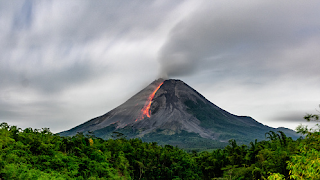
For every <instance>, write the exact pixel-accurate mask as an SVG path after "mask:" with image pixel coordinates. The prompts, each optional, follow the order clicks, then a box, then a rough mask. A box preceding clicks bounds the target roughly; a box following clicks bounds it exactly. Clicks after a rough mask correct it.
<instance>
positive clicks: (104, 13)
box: [0, 0, 320, 132]
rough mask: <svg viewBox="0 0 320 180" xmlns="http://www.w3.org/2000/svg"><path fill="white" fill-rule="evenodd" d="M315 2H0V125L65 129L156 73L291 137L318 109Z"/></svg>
mask: <svg viewBox="0 0 320 180" xmlns="http://www.w3.org/2000/svg"><path fill="white" fill-rule="evenodd" d="M319 9H320V2H319V1H312V0H310V1H290V3H288V2H284V1H283V2H279V1H275V0H268V1H253V0H251V1H244V0H239V1H225V0H215V1H210V2H208V1H205V0H203V1H202V0H189V1H171V0H151V1H142V0H140V1H138V0H123V1H118V0H109V1H99V0H97V1H89V0H86V1H85V0H77V1H75V0H68V1H65V0H54V1H52V0H41V1H40V0H25V1H23V0H12V1H5V0H0V77H1V78H0V121H1V122H7V123H9V124H10V125H18V126H19V127H21V128H26V127H32V128H42V127H49V128H50V129H51V130H52V131H53V132H59V131H62V130H67V129H70V128H72V127H74V126H76V125H79V124H80V123H83V122H85V121H87V120H89V119H91V118H94V117H97V116H100V115H102V114H104V113H106V112H108V111H110V110H111V109H113V108H115V107H116V106H118V105H120V104H121V103H123V102H124V101H126V100H127V99H128V98H130V97H131V96H132V95H134V94H135V93H137V92H138V91H140V90H141V89H142V88H144V87H145V86H147V85H148V84H149V83H151V82H152V81H153V80H155V79H157V78H159V77H168V78H176V79H181V80H183V81H184V82H186V83H187V84H189V85H190V86H191V87H193V88H194V89H196V90H197V91H198V92H199V93H201V94H202V95H204V96H205V97H206V98H207V99H209V100H210V101H211V102H213V103H214V104H216V105H218V106H219V107H221V108H223V109H225V110H227V111H229V112H230V113H233V114H236V115H246V116H251V117H253V118H254V119H256V120H257V121H259V122H261V123H263V124H265V125H268V126H272V127H279V126H283V127H288V128H292V129H294V128H295V127H296V126H297V125H299V124H300V123H303V124H307V123H305V122H304V120H303V116H304V115H305V114H306V113H316V112H317V111H316V110H315V109H316V108H317V107H318V104H320V93H319V89H320V70H319V69H320V60H319V58H320V50H319V49H320V21H319V17H320V11H319Z"/></svg>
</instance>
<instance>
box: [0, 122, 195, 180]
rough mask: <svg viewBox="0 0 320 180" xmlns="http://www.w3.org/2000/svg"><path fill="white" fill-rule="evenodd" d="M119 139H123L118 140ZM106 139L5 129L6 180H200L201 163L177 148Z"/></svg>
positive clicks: (0, 133)
mask: <svg viewBox="0 0 320 180" xmlns="http://www.w3.org/2000/svg"><path fill="white" fill-rule="evenodd" d="M118 135H119V136H118ZM115 137H116V139H109V140H103V139H101V138H96V137H95V136H93V135H83V134H81V133H79V134H77V135H75V136H73V137H61V136H59V135H55V134H52V133H51V132H50V131H49V129H48V128H43V129H41V130H39V129H32V128H26V129H24V130H22V129H19V128H17V127H16V126H9V125H8V124H6V123H2V124H1V125H0V179H119V180H120V179H199V178H198V174H199V172H198V169H197V167H196V164H195V160H194V159H193V158H192V156H191V155H190V154H188V153H187V152H185V151H183V150H181V149H179V148H177V147H173V146H169V145H167V146H159V145H157V143H146V142H142V140H140V139H129V140H127V139H125V138H124V137H121V134H120V133H116V136H115Z"/></svg>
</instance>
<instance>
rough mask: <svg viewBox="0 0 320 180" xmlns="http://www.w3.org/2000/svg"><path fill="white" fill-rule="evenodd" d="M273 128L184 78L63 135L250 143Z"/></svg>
mask: <svg viewBox="0 0 320 180" xmlns="http://www.w3.org/2000/svg"><path fill="white" fill-rule="evenodd" d="M270 130H272V131H277V129H275V128H271V127H268V126H265V125H263V124H261V123H259V122H257V121H255V120H254V119H252V118H251V117H247V116H236V115H233V114H230V113H228V112H227V111H225V110H223V109H221V108H219V107H218V106H216V105H214V104H213V103H211V102H210V101H208V100H207V99H206V98H205V97H203V96H202V95H201V94H199V93H198V92H197V91H195V90H194V89H193V88H191V87H190V86H188V85H187V84H185V83H184V82H183V81H181V80H174V79H169V80H164V79H158V80H155V81H154V82H152V83H151V84H150V85H149V86H147V87H146V88H144V89H143V90H141V91H140V92H138V93H137V94H136V95H134V96H133V97H131V98H130V99H129V100H127V101H126V102H125V103H123V104H121V105H120V106H118V107H116V108H115V109H113V110H111V111H110V112H108V113H106V114H104V115H102V116H100V117H97V118H94V119H91V120H89V121H87V122H85V123H83V124H81V125H79V126H76V127H74V128H72V129H70V130H68V131H64V132H61V133H60V135H64V136H70V135H75V134H76V133H77V132H83V133H87V132H93V133H94V134H95V135H96V136H98V137H102V138H110V136H111V134H112V132H114V131H117V132H121V133H123V134H125V135H126V136H128V137H140V138H142V139H143V138H145V140H148V141H159V138H160V137H165V139H166V138H167V136H170V137H176V139H179V138H181V137H182V135H187V136H186V137H189V139H190V138H191V139H192V138H196V139H197V138H200V139H201V138H202V139H208V140H215V141H217V142H227V141H228V140H229V139H236V140H238V141H240V142H244V143H246V142H249V141H252V140H254V139H263V138H264V135H265V133H266V132H268V131H270ZM289 131H290V130H289ZM292 132H294V131H292ZM174 135H175V136H174ZM297 137H298V135H297ZM169 139H170V138H169ZM184 140H186V139H184ZM186 141H188V140H186ZM171 144H172V143H171ZM173 144H179V142H176V143H173Z"/></svg>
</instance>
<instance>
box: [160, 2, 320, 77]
mask: <svg viewBox="0 0 320 180" xmlns="http://www.w3.org/2000/svg"><path fill="white" fill-rule="evenodd" d="M245 2H247V1H245ZM245 2H244V4H236V3H235V4H234V5H230V4H228V8H219V7H216V4H214V3H212V4H211V5H208V3H207V4H206V7H202V8H199V9H198V10H197V11H195V12H194V13H191V14H190V16H188V17H186V18H185V19H184V20H182V21H181V22H179V23H178V24H176V26H175V27H174V28H173V29H172V30H171V32H170V34H169V36H168V39H167V41H166V43H165V44H164V45H163V47H162V48H161V50H160V52H159V56H158V57H159V58H158V60H159V62H160V64H161V72H160V75H161V76H162V77H169V78H171V77H172V76H175V77H176V76H187V75H191V74H194V73H197V72H199V71H204V70H218V71H220V72H228V73H232V72H236V73H238V74H239V75H243V76H248V77H256V76H261V75H262V72H266V73H269V74H271V73H270V72H267V71H270V70H272V71H278V72H280V73H282V74H288V73H290V74H296V71H295V70H294V68H287V67H284V66H281V64H292V66H296V65H297V68H300V67H301V66H299V63H297V62H299V61H305V59H301V60H298V61H297V60H296V61H295V62H292V61H293V60H292V59H291V58H283V57H282V55H283V54H282V53H283V52H286V51H288V49H294V48H295V47H299V46H301V45H303V44H304V43H305V42H306V39H310V38H311V39H312V37H315V36H318V34H319V33H320V32H319V31H318V30H317V31H310V32H306V31H308V30H306V29H301V28H303V27H316V26H318V24H319V23H318V22H316V21H315V19H311V18H309V16H310V15H311V14H310V13H308V12H310V11H314V12H316V11H315V9H314V8H312V6H307V5H305V6H306V7H305V8H301V3H293V4H291V5H290V7H288V6H287V4H284V3H279V2H278V3H277V2H276V1H274V2H273V1H272V2H270V3H269V2H266V3H249V2H247V4H246V3H245ZM220 3H221V2H220ZM222 4H223V3H222ZM287 10H290V11H287ZM306 19H309V20H310V21H305V20H306ZM313 20H314V21H313ZM279 62H281V63H279ZM305 64H306V65H307V64H308V63H305ZM271 65H272V66H271ZM266 68H268V69H266ZM312 71H313V70H312ZM314 73H316V74H318V72H316V71H313V72H312V73H310V74H314ZM273 74H275V73H273Z"/></svg>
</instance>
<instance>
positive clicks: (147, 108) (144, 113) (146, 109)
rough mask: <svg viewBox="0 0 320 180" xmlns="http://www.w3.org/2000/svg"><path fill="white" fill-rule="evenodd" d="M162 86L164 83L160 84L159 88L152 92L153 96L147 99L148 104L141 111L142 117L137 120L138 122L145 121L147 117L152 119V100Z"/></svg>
mask: <svg viewBox="0 0 320 180" xmlns="http://www.w3.org/2000/svg"><path fill="white" fill-rule="evenodd" d="M162 84H163V82H162V83H161V84H159V86H158V87H157V88H156V89H155V90H154V91H153V92H152V94H150V96H149V98H148V99H147V101H146V103H145V104H144V106H143V108H142V109H141V115H140V117H139V118H138V119H136V121H138V120H142V119H144V117H145V116H147V117H150V106H151V103H152V99H153V97H154V95H155V94H156V92H157V91H158V90H159V88H160V87H161V85H162Z"/></svg>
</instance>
